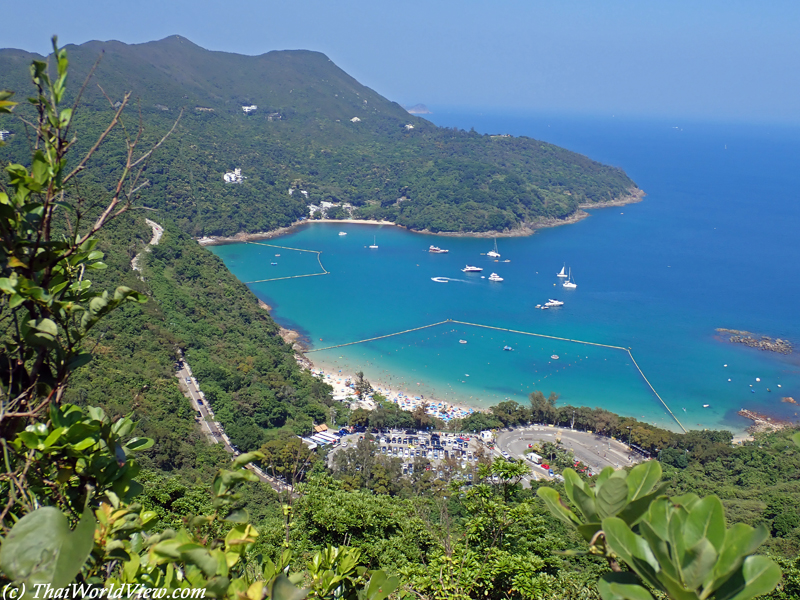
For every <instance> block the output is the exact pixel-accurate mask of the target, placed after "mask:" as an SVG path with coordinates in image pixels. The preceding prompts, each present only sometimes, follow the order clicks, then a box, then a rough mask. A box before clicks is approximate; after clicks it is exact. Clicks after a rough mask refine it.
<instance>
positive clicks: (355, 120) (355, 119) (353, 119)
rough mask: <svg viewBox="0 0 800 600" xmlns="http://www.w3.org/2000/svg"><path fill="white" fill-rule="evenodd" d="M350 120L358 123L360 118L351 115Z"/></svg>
mask: <svg viewBox="0 0 800 600" xmlns="http://www.w3.org/2000/svg"><path fill="white" fill-rule="evenodd" d="M350 122H351V123H360V122H361V119H359V118H358V117H353V118H352V119H350Z"/></svg>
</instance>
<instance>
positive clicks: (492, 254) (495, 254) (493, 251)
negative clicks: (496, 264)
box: [486, 238, 500, 258]
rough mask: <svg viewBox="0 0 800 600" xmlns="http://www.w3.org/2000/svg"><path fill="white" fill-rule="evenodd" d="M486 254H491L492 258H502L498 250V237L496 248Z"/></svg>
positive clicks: (495, 241)
mask: <svg viewBox="0 0 800 600" xmlns="http://www.w3.org/2000/svg"><path fill="white" fill-rule="evenodd" d="M486 256H490V257H492V258H500V253H499V252H498V251H497V238H495V239H494V250H489V251H488V252H487V253H486Z"/></svg>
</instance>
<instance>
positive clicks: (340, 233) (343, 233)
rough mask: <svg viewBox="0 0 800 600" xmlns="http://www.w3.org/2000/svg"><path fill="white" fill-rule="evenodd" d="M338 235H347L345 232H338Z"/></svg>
mask: <svg viewBox="0 0 800 600" xmlns="http://www.w3.org/2000/svg"><path fill="white" fill-rule="evenodd" d="M339 235H347V232H346V231H340V232H339Z"/></svg>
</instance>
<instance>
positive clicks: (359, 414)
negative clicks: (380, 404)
mask: <svg viewBox="0 0 800 600" xmlns="http://www.w3.org/2000/svg"><path fill="white" fill-rule="evenodd" d="M369 417H370V412H369V411H368V410H366V409H364V408H361V407H359V408H357V409H355V410H354V411H353V412H351V413H350V425H352V426H354V427H366V426H367V425H368V424H369Z"/></svg>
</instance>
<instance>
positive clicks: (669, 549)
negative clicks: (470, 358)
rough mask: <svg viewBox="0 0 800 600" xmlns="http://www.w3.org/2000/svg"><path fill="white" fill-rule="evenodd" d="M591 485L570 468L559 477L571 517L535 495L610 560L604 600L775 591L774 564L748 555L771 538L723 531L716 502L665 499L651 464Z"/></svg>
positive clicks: (678, 599) (713, 598)
mask: <svg viewBox="0 0 800 600" xmlns="http://www.w3.org/2000/svg"><path fill="white" fill-rule="evenodd" d="M595 481H596V482H595V485H594V487H590V486H589V485H588V484H587V483H586V482H584V481H583V480H582V479H581V478H580V477H579V476H578V474H577V473H575V471H573V470H572V469H566V470H565V471H564V488H565V491H566V494H567V497H568V498H569V500H570V501H571V502H572V506H574V507H575V510H573V509H572V508H570V507H568V506H567V505H566V504H565V503H564V502H563V501H562V499H561V497H560V494H559V493H558V492H557V491H556V490H554V489H552V488H549V487H541V488H539V489H538V490H537V494H538V495H539V497H540V498H541V499H542V500H544V502H545V504H546V505H547V507H548V509H549V510H550V512H551V513H552V514H553V515H554V516H556V517H557V518H559V519H560V520H562V521H563V522H564V523H567V524H568V525H571V526H573V527H575V528H577V530H578V532H579V533H580V534H581V536H582V537H583V538H584V539H585V540H586V541H587V542H588V543H589V551H588V552H589V553H590V554H595V555H600V556H604V557H605V558H606V559H607V560H608V563H609V566H610V567H611V569H612V571H611V573H608V574H606V575H603V577H602V578H601V579H600V582H599V584H598V588H599V591H600V595H601V596H602V597H603V599H604V600H652V599H653V596H652V594H651V593H650V591H649V589H656V590H658V591H659V592H661V593H662V594H665V595H666V596H667V597H668V598H671V599H673V600H706V599H708V600H748V599H750V598H754V597H756V596H760V595H763V594H767V593H769V592H771V591H772V590H773V589H774V588H775V586H776V585H777V584H778V581H779V580H780V578H781V570H780V568H779V567H778V565H777V564H776V563H775V561H773V560H772V559H769V558H766V557H764V556H754V555H753V553H754V552H755V550H756V549H757V548H758V547H759V546H760V545H761V544H762V543H763V542H764V540H765V539H766V538H767V537H768V535H769V534H768V533H767V530H766V528H765V527H764V525H763V524H762V525H759V526H758V527H756V528H753V527H750V526H749V525H744V524H741V523H737V524H735V525H733V527H731V528H727V527H726V522H725V511H724V508H723V506H722V502H721V501H720V500H719V498H717V497H716V496H708V497H706V498H702V499H701V498H699V497H698V496H697V495H695V494H685V495H683V496H678V497H675V498H668V497H667V496H665V495H663V492H664V490H665V488H666V484H663V483H661V466H660V465H659V463H658V462H657V461H648V462H645V463H642V464H640V465H637V466H636V467H634V468H633V469H631V470H630V471H628V472H626V471H617V472H615V471H614V470H613V469H612V468H611V467H606V468H605V469H603V471H602V472H601V473H600V475H599V476H598V477H597V479H596V480H595ZM620 563H624V564H625V565H627V566H628V568H629V569H630V571H625V570H623V569H622V567H621V564H620ZM648 588H649V589H648Z"/></svg>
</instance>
